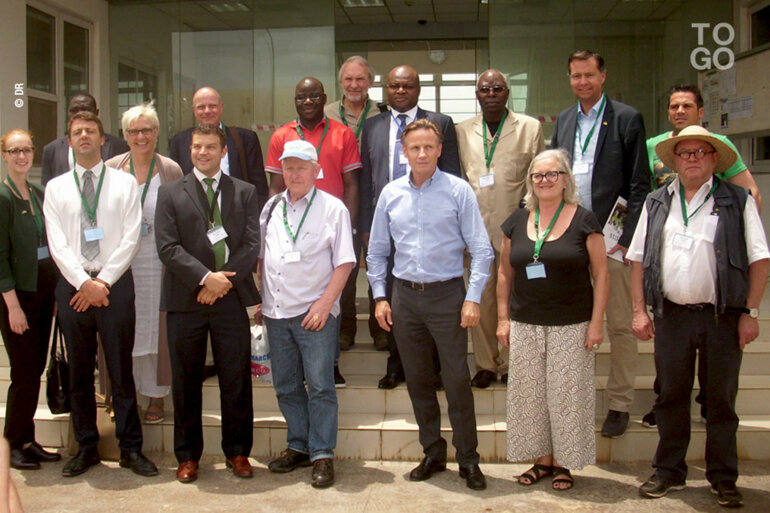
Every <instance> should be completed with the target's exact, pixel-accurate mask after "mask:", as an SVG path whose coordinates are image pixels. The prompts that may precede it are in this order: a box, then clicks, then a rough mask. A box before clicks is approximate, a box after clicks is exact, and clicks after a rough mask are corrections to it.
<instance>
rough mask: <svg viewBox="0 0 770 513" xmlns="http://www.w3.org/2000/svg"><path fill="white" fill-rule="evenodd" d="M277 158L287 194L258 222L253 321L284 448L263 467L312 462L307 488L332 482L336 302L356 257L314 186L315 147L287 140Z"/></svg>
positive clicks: (342, 213)
mask: <svg viewBox="0 0 770 513" xmlns="http://www.w3.org/2000/svg"><path fill="white" fill-rule="evenodd" d="M280 161H281V165H282V168H283V177H284V181H285V183H286V187H287V189H286V191H284V192H283V193H282V194H278V195H275V196H273V198H272V199H271V200H270V201H268V203H267V205H265V208H264V209H263V211H262V216H261V217H260V227H261V233H262V241H263V242H262V245H261V248H262V250H261V254H260V257H259V258H260V260H259V262H260V265H259V267H260V273H261V276H262V294H263V302H262V307H261V313H259V310H258V313H257V315H256V319H257V322H258V323H261V322H262V320H263V319H264V322H265V325H266V328H267V332H268V338H269V340H270V355H271V359H272V361H271V364H272V370H273V384H274V385H275V393H276V396H277V397H278V406H279V407H280V408H281V413H283V416H284V418H285V419H286V424H287V427H288V432H287V434H286V438H287V445H288V447H287V449H286V450H284V451H283V452H282V453H281V455H280V456H279V457H278V458H276V459H274V460H273V461H271V462H270V465H269V466H268V468H269V469H270V471H271V472H278V473H285V472H291V471H292V470H294V469H295V468H297V467H299V466H309V465H311V464H312V465H313V472H312V478H311V484H312V485H313V486H314V487H316V488H324V487H327V486H331V485H332V484H333V483H334V466H333V462H332V460H333V458H334V448H335V447H336V445H337V393H336V391H335V389H334V357H335V353H336V347H337V338H338V336H339V315H340V304H339V298H340V294H341V293H342V289H343V287H344V286H345V282H346V280H347V279H348V275H349V274H350V271H351V270H352V269H353V266H354V265H355V261H356V256H355V253H354V252H353V240H352V232H351V229H350V215H349V214H348V210H347V208H346V207H345V204H344V203H342V201H340V200H339V199H337V198H335V197H334V196H332V195H330V194H327V193H325V192H324V191H321V190H319V189H317V188H316V187H315V185H314V184H315V180H316V178H317V177H318V173H319V169H320V168H319V166H318V155H317V153H316V149H315V146H313V145H312V144H311V143H309V142H307V141H303V140H293V141H288V142H286V144H284V147H283V154H282V155H281V157H280ZM303 377H304V380H305V381H306V382H307V390H305V386H304V384H303Z"/></svg>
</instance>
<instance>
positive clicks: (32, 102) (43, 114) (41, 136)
mask: <svg viewBox="0 0 770 513" xmlns="http://www.w3.org/2000/svg"><path fill="white" fill-rule="evenodd" d="M27 106H28V108H29V110H28V111H27V118H28V123H29V130H30V131H31V132H32V133H33V134H34V135H35V157H34V160H33V161H32V164H33V165H34V166H39V165H41V164H42V163H43V146H45V144H46V143H48V142H49V141H53V140H54V139H56V138H57V137H58V135H59V134H57V133H56V102H55V101H49V100H43V99H41V98H36V97H34V96H30V97H29V101H28V102H27Z"/></svg>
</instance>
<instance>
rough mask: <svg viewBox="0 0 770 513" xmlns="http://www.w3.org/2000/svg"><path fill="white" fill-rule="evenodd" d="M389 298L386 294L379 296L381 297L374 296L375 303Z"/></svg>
mask: <svg viewBox="0 0 770 513" xmlns="http://www.w3.org/2000/svg"><path fill="white" fill-rule="evenodd" d="M387 300H388V298H386V297H385V296H379V297H376V298H374V302H375V303H379V302H380V301H387Z"/></svg>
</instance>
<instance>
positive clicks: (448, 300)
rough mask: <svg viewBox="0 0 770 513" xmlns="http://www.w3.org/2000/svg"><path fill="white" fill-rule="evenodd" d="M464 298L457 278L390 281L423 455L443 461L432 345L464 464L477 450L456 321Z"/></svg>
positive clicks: (464, 347) (474, 459)
mask: <svg viewBox="0 0 770 513" xmlns="http://www.w3.org/2000/svg"><path fill="white" fill-rule="evenodd" d="M464 301H465V284H464V283H463V280H462V278H456V279H454V280H450V281H447V282H443V283H442V284H441V285H437V286H434V287H431V288H429V289H427V290H425V291H422V292H420V291H417V290H413V289H411V288H409V287H406V286H404V285H403V282H401V281H400V280H399V279H397V278H396V279H395V282H394V284H393V330H394V332H395V336H396V344H397V345H398V350H399V352H400V353H401V357H402V359H401V361H402V363H403V365H404V371H405V373H406V387H407V390H408V392H409V398H410V399H411V400H412V408H413V409H414V415H415V417H416V419H417V425H418V426H419V429H420V444H421V445H422V448H423V451H424V452H425V454H426V455H427V456H430V457H431V458H433V459H436V460H438V461H446V457H447V456H446V452H447V445H446V441H445V440H444V439H443V438H441V409H440V407H439V403H438V397H437V394H436V389H435V386H434V384H435V379H436V373H435V370H434V366H433V353H434V351H437V352H438V358H439V361H440V362H441V377H442V380H443V383H444V388H445V389H446V398H447V403H448V406H449V421H450V423H451V424H452V432H453V437H452V444H453V445H454V446H455V448H456V449H457V452H456V456H457V462H458V463H459V464H460V465H463V466H467V465H474V464H477V463H478V462H479V454H478V452H476V447H477V446H478V439H477V435H476V414H475V411H474V406H473V392H472V391H471V386H470V379H471V377H470V371H469V370H468V359H467V354H468V333H467V330H466V329H465V328H461V327H460V312H461V310H462V306H463V302H464ZM434 341H435V342H434Z"/></svg>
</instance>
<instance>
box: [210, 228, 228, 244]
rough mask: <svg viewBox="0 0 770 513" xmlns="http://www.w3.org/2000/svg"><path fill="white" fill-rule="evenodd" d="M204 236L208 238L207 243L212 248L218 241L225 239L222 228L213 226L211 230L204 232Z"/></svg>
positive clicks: (225, 235) (224, 232) (225, 234)
mask: <svg viewBox="0 0 770 513" xmlns="http://www.w3.org/2000/svg"><path fill="white" fill-rule="evenodd" d="M206 236H207V237H208V238H209V242H210V243H211V245H212V246H213V245H214V244H216V243H217V242H219V241H220V240H224V239H226V238H227V232H226V231H225V227H224V226H215V227H214V228H211V229H210V230H209V231H208V232H206Z"/></svg>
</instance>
